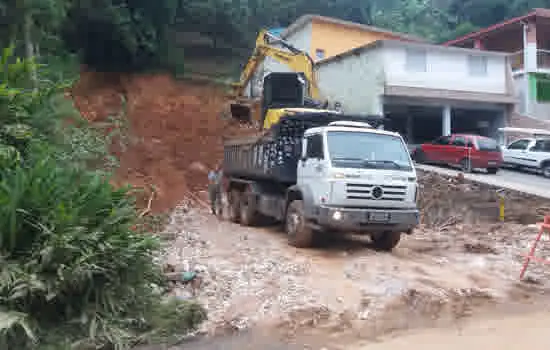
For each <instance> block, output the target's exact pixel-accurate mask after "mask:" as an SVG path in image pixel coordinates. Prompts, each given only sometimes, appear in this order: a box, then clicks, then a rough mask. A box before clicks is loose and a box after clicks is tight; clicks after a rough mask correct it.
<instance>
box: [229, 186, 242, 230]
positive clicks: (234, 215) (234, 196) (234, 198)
mask: <svg viewBox="0 0 550 350" xmlns="http://www.w3.org/2000/svg"><path fill="white" fill-rule="evenodd" d="M240 201H241V195H240V193H239V191H238V190H235V189H233V190H231V192H230V193H229V213H228V214H229V221H231V222H235V223H237V222H239V219H240V217H241V215H240Z"/></svg>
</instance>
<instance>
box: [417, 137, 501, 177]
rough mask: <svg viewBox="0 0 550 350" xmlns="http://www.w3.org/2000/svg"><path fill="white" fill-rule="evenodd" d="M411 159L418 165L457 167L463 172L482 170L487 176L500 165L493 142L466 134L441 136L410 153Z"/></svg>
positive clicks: (497, 148)
mask: <svg viewBox="0 0 550 350" xmlns="http://www.w3.org/2000/svg"><path fill="white" fill-rule="evenodd" d="M412 157H413V159H414V160H415V161H416V162H418V163H423V162H425V163H439V164H448V165H459V166H460V168H461V169H462V171H464V172H471V171H472V169H474V168H475V169H478V168H483V169H487V172H488V173H489V174H496V173H497V171H498V169H499V168H500V166H501V164H502V152H501V150H500V147H499V146H498V143H497V142H496V141H495V140H493V139H491V138H488V137H484V136H479V135H467V134H452V135H450V136H441V137H439V138H437V139H435V140H434V141H432V142H430V143H424V144H422V145H420V146H419V147H417V148H416V149H415V150H414V151H413V152H412Z"/></svg>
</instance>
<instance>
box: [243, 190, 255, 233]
mask: <svg viewBox="0 0 550 350" xmlns="http://www.w3.org/2000/svg"><path fill="white" fill-rule="evenodd" d="M240 219H241V224H242V225H245V226H254V225H256V224H257V223H258V212H257V211H256V201H255V200H254V198H253V194H252V193H250V191H245V192H243V194H242V195H241V201H240Z"/></svg>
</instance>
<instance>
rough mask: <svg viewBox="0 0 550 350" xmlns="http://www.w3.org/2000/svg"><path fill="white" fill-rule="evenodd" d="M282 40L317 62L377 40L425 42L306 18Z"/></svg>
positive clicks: (330, 20) (356, 25) (325, 19)
mask: <svg viewBox="0 0 550 350" xmlns="http://www.w3.org/2000/svg"><path fill="white" fill-rule="evenodd" d="M281 36H282V37H283V38H284V39H285V40H287V41H289V42H290V43H292V44H293V45H295V46H296V47H297V48H299V49H301V50H304V51H307V52H308V53H309V54H310V56H311V57H312V58H313V59H314V60H316V61H318V60H322V59H325V58H329V57H332V56H335V55H338V54H340V53H343V52H346V51H349V50H351V49H354V48H356V47H359V46H364V45H366V44H369V43H371V42H374V41H377V40H388V39H389V40H405V41H415V42H424V41H425V40H424V39H421V38H418V37H414V36H411V35H407V34H401V33H394V32H391V31H389V30H385V29H381V28H377V27H372V26H368V25H364V24H359V23H354V22H348V21H344V20H340V19H336V18H331V17H323V16H317V15H305V16H302V17H300V18H298V19H297V20H296V21H295V22H294V23H292V24H291V25H290V26H289V27H288V28H287V29H286V30H285V31H283V33H282V34H281Z"/></svg>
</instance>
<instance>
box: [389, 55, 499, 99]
mask: <svg viewBox="0 0 550 350" xmlns="http://www.w3.org/2000/svg"><path fill="white" fill-rule="evenodd" d="M422 47H426V46H419V47H418V49H419V50H422ZM409 48H411V46H407V47H402V46H388V47H383V48H382V50H383V52H384V53H383V56H384V62H385V64H384V70H385V72H386V84H388V85H394V86H405V87H415V88H428V89H443V90H455V91H468V92H480V93H493V94H506V93H508V86H507V78H506V77H507V76H508V75H507V70H508V69H509V68H508V66H507V63H506V58H505V57H504V56H495V55H491V54H488V55H484V54H483V52H480V53H479V55H481V56H484V57H487V75H485V76H472V75H470V74H469V68H468V56H469V55H471V54H472V53H470V52H468V51H459V50H457V49H444V48H440V47H437V48H435V47H434V48H428V49H425V52H426V71H425V72H415V71H411V70H410V69H407V66H406V62H407V49H409ZM415 49H416V48H415Z"/></svg>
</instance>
